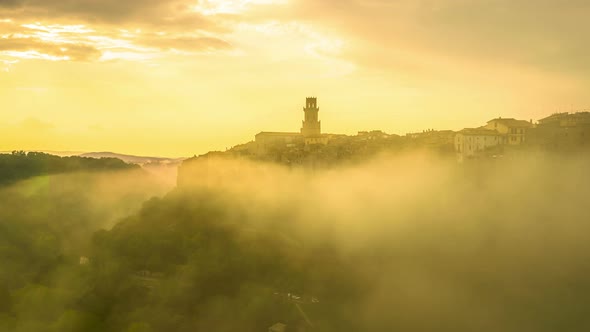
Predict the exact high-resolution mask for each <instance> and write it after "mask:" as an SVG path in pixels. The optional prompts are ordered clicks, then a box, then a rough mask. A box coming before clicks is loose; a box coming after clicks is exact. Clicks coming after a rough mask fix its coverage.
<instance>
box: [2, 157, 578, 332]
mask: <svg viewBox="0 0 590 332" xmlns="http://www.w3.org/2000/svg"><path fill="white" fill-rule="evenodd" d="M206 165H208V166H209V167H210V168H209V169H207V172H200V173H195V174H192V176H193V177H201V180H202V181H203V184H202V185H194V186H183V187H180V188H176V189H174V190H172V191H170V192H168V193H167V194H166V195H163V196H162V195H161V194H162V191H157V190H154V188H152V187H151V186H149V185H147V184H145V182H146V178H145V177H144V175H145V174H143V173H142V172H140V173H138V175H137V177H136V178H135V179H131V178H132V176H130V174H132V173H129V172H130V171H123V172H121V173H118V172H107V173H100V175H98V174H95V173H90V174H76V175H59V176H50V177H39V178H33V179H30V180H27V181H25V182H22V183H18V184H15V185H13V186H11V187H9V188H5V189H4V190H1V191H0V199H2V202H6V204H3V205H2V206H0V266H2V269H1V270H0V330H1V331H14V332H25V331H27V332H28V331H31V332H32V331H35V332H37V331H41V332H45V331H46V332H57V331H60V332H61V331H97V332H98V331H117V332H118V331H123V332H130V331H135V332H137V331H141V332H145V331H153V332H155V331H180V332H184V331H186V332H188V331H191V332H192V331H228V332H229V331H252V332H255V331H267V330H268V328H269V327H270V326H271V325H273V324H275V323H277V322H281V323H284V324H286V325H287V327H288V329H289V331H294V330H297V328H298V327H303V328H305V329H306V330H307V331H326V332H330V331H498V330H502V331H523V330H526V331H548V332H549V331H572V332H573V331H580V330H586V329H587V328H589V327H590V320H589V319H588V318H587V317H586V316H587V315H586V313H585V311H584V310H583V309H584V308H585V307H586V306H587V305H588V304H590V303H589V301H588V298H587V296H585V295H584V294H586V293H587V292H588V291H589V290H590V281H589V280H588V278H587V275H588V271H589V270H588V264H587V262H588V254H587V253H588V252H589V251H588V249H590V247H589V243H590V238H589V236H588V234H590V233H589V232H587V230H588V225H586V223H587V220H588V219H589V218H590V215H589V212H588V211H587V209H586V208H585V204H584V202H585V196H584V195H582V194H583V193H585V192H586V191H587V189H583V190H582V189H580V188H588V187H589V186H590V177H588V176H587V175H586V172H584V170H585V169H587V167H588V165H589V163H588V161H587V160H569V161H567V162H564V161H563V160H557V161H553V160H550V159H548V158H547V159H543V161H542V162H540V160H539V159H536V160H533V161H531V162H530V163H526V164H523V163H522V161H519V164H518V166H519V167H516V165H515V164H510V163H508V162H507V164H495V165H490V167H486V168H481V169H469V170H468V171H467V172H466V171H465V170H466V169H464V168H463V167H460V166H457V165H456V164H454V163H447V162H446V160H444V159H443V160H441V159H438V158H434V157H429V156H423V155H411V156H408V157H396V158H391V159H388V158H385V159H379V160H373V161H371V162H367V163H365V164H364V165H362V166H354V167H350V168H343V169H339V170H330V171H325V172H317V171H309V172H300V170H293V169H289V168H286V167H279V166H276V165H268V164H258V163H253V164H250V162H245V161H244V160H241V161H234V160H222V161H220V162H219V163H217V164H213V163H208V164H206ZM532 165H534V166H535V167H536V168H533V167H532ZM236 169H237V170H238V171H239V172H238V173H237V174H236V173H232V172H233V171H234V170H236ZM200 170H201V171H202V170H203V169H200ZM508 171H511V172H513V173H511V175H510V176H508V175H507V174H509V173H508ZM131 172H133V171H131ZM216 173H220V174H222V176H221V177H220V178H216V176H217V174H216ZM142 174H143V175H142ZM551 174H568V176H567V178H564V177H565V175H564V177H550V176H549V175H551ZM569 174H571V178H575V179H576V181H575V182H573V181H568V179H571V178H570V175H569ZM186 176H189V175H186ZM213 178H215V179H214V180H215V181H214V182H212V180H213ZM279 182H280V183H281V186H280V187H279V186H276V184H277V183H279ZM142 183H143V185H142ZM580 186H581V187H580ZM122 187H127V188H129V189H128V190H121V188H122ZM147 193H151V195H148V194H147ZM151 196H161V197H159V198H158V197H153V198H149V197H151ZM548 198H549V199H548ZM123 202H125V203H123ZM140 202H143V203H140ZM140 205H141V206H140ZM115 211H118V212H116V213H115ZM105 220H106V221H105ZM114 220H117V222H116V223H115V222H114ZM110 226H113V227H110Z"/></svg>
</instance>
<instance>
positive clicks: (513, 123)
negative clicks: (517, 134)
mask: <svg viewBox="0 0 590 332" xmlns="http://www.w3.org/2000/svg"><path fill="white" fill-rule="evenodd" d="M494 121H495V122H499V123H502V124H503V125H506V126H508V127H532V126H533V124H532V123H530V122H528V121H525V120H516V119H514V118H507V119H505V118H497V119H492V120H490V121H488V123H490V122H494Z"/></svg>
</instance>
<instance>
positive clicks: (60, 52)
mask: <svg viewBox="0 0 590 332" xmlns="http://www.w3.org/2000/svg"><path fill="white" fill-rule="evenodd" d="M0 53H4V54H8V55H13V56H15V57H19V55H20V57H24V58H26V57H27V55H28V56H29V57H39V58H46V57H44V55H45V56H48V57H49V59H54V60H73V61H90V60H96V59H98V58H100V56H101V52H100V51H99V50H97V49H96V48H95V47H93V46H91V45H85V44H71V43H49V42H44V41H42V40H39V39H36V38H0Z"/></svg>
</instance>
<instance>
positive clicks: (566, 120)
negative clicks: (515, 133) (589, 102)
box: [528, 112, 590, 151]
mask: <svg viewBox="0 0 590 332" xmlns="http://www.w3.org/2000/svg"><path fill="white" fill-rule="evenodd" d="M528 143H529V144H530V145H531V146H533V147H537V148H541V149H544V150H554V151H560V150H566V151H567V150H572V149H582V148H588V147H590V112H576V113H567V112H566V113H555V114H553V115H551V116H548V117H546V118H544V119H541V120H539V123H538V125H537V126H536V127H535V128H534V129H531V130H530V134H529V139H528Z"/></svg>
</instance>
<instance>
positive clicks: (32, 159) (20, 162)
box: [0, 151, 139, 185]
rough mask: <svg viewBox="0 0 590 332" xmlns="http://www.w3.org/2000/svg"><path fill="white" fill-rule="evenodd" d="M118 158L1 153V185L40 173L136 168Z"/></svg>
mask: <svg viewBox="0 0 590 332" xmlns="http://www.w3.org/2000/svg"><path fill="white" fill-rule="evenodd" d="M136 168H139V166H136V165H131V164H126V163H125V162H123V161H121V160H119V159H116V158H101V159H95V158H84V157H76V156H72V157H58V156H54V155H50V154H47V153H42V152H28V153H26V152H23V151H15V152H13V153H12V154H0V185H3V184H8V183H14V182H16V181H18V180H24V179H28V178H31V177H34V176H39V175H49V174H60V173H69V172H80V171H107V170H126V169H136Z"/></svg>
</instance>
